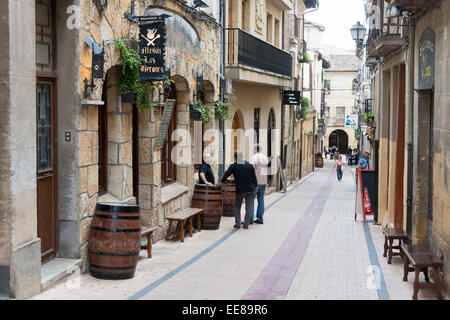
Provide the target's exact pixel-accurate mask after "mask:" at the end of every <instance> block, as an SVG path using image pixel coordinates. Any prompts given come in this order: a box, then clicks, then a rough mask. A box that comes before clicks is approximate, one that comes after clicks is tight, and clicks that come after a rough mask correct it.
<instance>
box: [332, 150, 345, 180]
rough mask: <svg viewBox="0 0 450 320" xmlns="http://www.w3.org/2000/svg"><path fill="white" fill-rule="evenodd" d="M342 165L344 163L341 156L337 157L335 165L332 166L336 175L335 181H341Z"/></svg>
mask: <svg viewBox="0 0 450 320" xmlns="http://www.w3.org/2000/svg"><path fill="white" fill-rule="evenodd" d="M343 165H344V161H342V156H341V155H339V156H338V159H337V161H336V163H335V164H334V167H333V169H334V168H336V173H337V179H338V181H341V179H342V169H343Z"/></svg>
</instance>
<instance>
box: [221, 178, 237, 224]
mask: <svg viewBox="0 0 450 320" xmlns="http://www.w3.org/2000/svg"><path fill="white" fill-rule="evenodd" d="M235 201H236V184H235V183H234V181H232V180H227V181H226V182H224V183H222V216H224V217H234V203H235Z"/></svg>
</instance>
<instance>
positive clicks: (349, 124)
mask: <svg viewBox="0 0 450 320" xmlns="http://www.w3.org/2000/svg"><path fill="white" fill-rule="evenodd" d="M358 120H359V119H358V114H348V115H347V117H345V128H346V129H358Z"/></svg>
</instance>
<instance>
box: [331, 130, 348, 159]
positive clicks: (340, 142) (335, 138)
mask: <svg viewBox="0 0 450 320" xmlns="http://www.w3.org/2000/svg"><path fill="white" fill-rule="evenodd" d="M328 146H329V147H330V148H332V147H333V146H336V147H337V148H338V152H339V153H340V154H345V153H347V149H348V134H347V132H345V131H344V130H340V129H338V130H334V131H333V132H331V133H330V136H329V137H328Z"/></svg>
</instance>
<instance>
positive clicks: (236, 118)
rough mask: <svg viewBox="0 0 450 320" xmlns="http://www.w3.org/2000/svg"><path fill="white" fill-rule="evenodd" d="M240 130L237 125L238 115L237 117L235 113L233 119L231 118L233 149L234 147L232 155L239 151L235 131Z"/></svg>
mask: <svg viewBox="0 0 450 320" xmlns="http://www.w3.org/2000/svg"><path fill="white" fill-rule="evenodd" d="M239 128H240V125H239V117H238V115H237V113H236V114H235V115H234V118H233V123H232V129H233V133H234V136H233V147H234V149H233V153H234V152H235V151H236V150H239V148H238V147H239V144H238V136H237V133H236V130H238V129H239Z"/></svg>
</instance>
